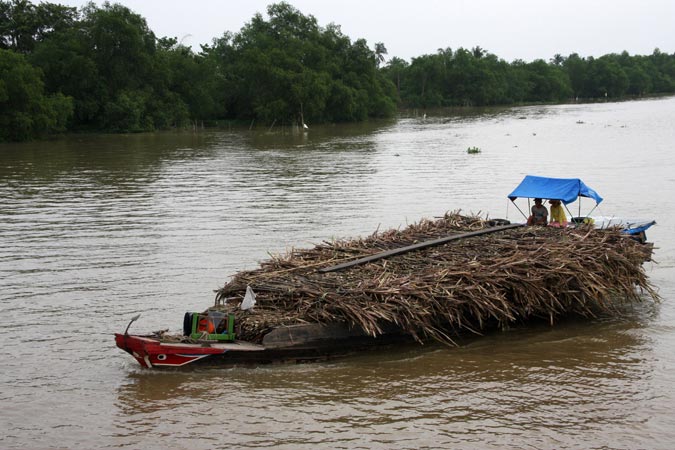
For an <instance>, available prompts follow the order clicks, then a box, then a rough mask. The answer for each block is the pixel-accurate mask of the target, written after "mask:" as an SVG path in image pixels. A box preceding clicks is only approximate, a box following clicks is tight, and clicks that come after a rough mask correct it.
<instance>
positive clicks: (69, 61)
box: [0, 0, 675, 141]
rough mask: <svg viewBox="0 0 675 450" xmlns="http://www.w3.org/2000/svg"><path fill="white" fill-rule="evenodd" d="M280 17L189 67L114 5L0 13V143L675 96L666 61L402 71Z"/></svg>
mask: <svg viewBox="0 0 675 450" xmlns="http://www.w3.org/2000/svg"><path fill="white" fill-rule="evenodd" d="M386 55H387V49H386V47H385V45H384V44H383V43H376V44H375V45H374V50H371V49H370V48H369V46H368V45H367V43H366V41H364V40H363V39H357V40H356V41H353V42H352V41H351V39H350V38H349V37H347V36H345V35H344V34H343V33H342V32H341V30H340V27H339V26H337V25H335V24H329V25H327V26H325V27H322V26H319V24H318V23H317V20H316V19H315V18H314V17H313V16H305V15H303V14H302V13H301V12H300V11H298V10H297V9H295V8H294V7H292V6H291V5H289V4H287V3H277V4H272V5H270V6H269V7H268V8H267V16H266V17H263V15H261V14H256V15H255V16H254V17H253V18H252V19H251V21H250V22H249V23H247V24H246V25H245V26H244V27H243V28H242V29H241V30H240V31H239V32H237V33H230V32H226V33H224V34H223V36H222V37H220V38H218V39H214V41H213V43H212V44H211V45H207V46H203V47H202V49H201V51H200V52H199V53H195V52H193V51H192V50H191V49H189V48H187V47H185V46H182V45H181V44H180V43H179V42H178V41H177V40H176V39H175V38H166V37H163V38H157V37H156V36H155V35H154V33H153V32H152V31H151V30H150V29H149V28H148V25H147V23H146V21H145V19H143V18H142V17H141V16H139V15H138V14H135V13H134V12H132V11H130V10H129V9H128V8H126V7H124V6H122V5H119V4H109V3H104V4H103V5H102V6H100V7H98V6H96V5H95V4H93V3H90V4H88V5H87V6H85V7H84V8H82V9H79V10H78V9H76V8H70V7H65V6H61V5H56V4H52V3H39V4H37V5H34V4H32V3H31V2H29V1H28V0H0V141H2V140H24V139H31V138H34V137H36V136H41V135H45V134H48V133H54V132H60V131H77V130H93V131H114V132H135V131H147V130H153V129H164V128H170V127H184V126H188V125H190V124H194V123H197V122H205V121H206V122H208V121H215V120H223V119H225V120H239V121H246V123H250V122H251V121H254V122H256V123H261V124H266V125H271V124H273V123H276V124H285V125H288V124H301V123H303V122H308V123H320V122H341V121H361V120H365V119H367V118H369V117H389V116H392V115H393V114H395V112H396V108H397V107H401V106H403V107H425V108H430V107H443V106H471V105H475V106H482V105H497V104H513V103H523V102H561V101H568V100H570V99H594V98H618V97H622V96H626V95H631V96H641V95H646V94H654V93H672V92H675V55H670V54H665V53H661V52H660V51H659V50H658V49H657V50H655V51H654V53H653V54H651V55H648V56H630V55H628V54H627V53H626V52H623V53H621V54H610V55H605V56H602V57H600V58H592V57H588V58H584V57H581V56H579V55H577V54H572V55H569V56H567V57H564V56H561V55H555V56H554V57H553V58H552V59H551V61H550V62H546V61H543V60H535V61H532V62H524V61H520V60H516V61H513V62H511V63H508V62H506V61H504V60H502V59H499V58H498V57H497V56H495V55H493V54H491V53H489V52H487V51H486V50H484V49H482V48H480V47H475V48H473V49H470V50H467V49H463V48H459V49H456V50H454V51H453V50H452V49H450V48H446V49H440V50H439V51H438V52H437V53H435V54H430V55H421V56H419V57H416V58H413V59H412V60H411V61H410V63H408V62H407V61H404V60H402V59H401V58H397V57H393V58H391V59H390V60H389V61H388V62H386V59H385V57H386Z"/></svg>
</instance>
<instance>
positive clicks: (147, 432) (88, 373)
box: [0, 99, 675, 449]
mask: <svg viewBox="0 0 675 450" xmlns="http://www.w3.org/2000/svg"><path fill="white" fill-rule="evenodd" d="M464 112H465V111H464ZM673 117H675V99H658V100H649V101H641V102H626V103H618V104H616V103H613V104H610V103H607V104H596V105H563V106H533V107H523V108H500V109H491V110H485V111H472V112H470V113H468V114H461V115H447V112H444V113H440V112H436V111H427V116H426V117H424V116H423V115H422V114H419V113H418V114H414V113H410V114H405V115H403V116H402V117H401V118H399V119H398V120H396V121H381V122H379V121H377V122H371V123H366V124H360V125H353V126H352V125H340V126H311V127H310V130H309V132H308V133H302V134H292V133H288V132H286V131H283V130H282V129H280V128H278V127H277V128H274V129H272V130H271V131H270V130H265V129H259V130H253V131H249V130H224V131H204V132H200V133H176V132H169V133H156V134H147V135H145V134H144V135H128V136H72V137H66V138H61V139H56V140H53V141H46V142H38V143H28V144H11V145H10V144H3V145H0V238H1V240H2V246H0V287H1V288H2V289H1V290H0V308H2V309H1V310H0V312H1V313H2V317H3V319H4V320H3V323H4V326H3V327H1V328H0V340H1V341H0V342H1V343H2V344H3V345H2V348H3V350H2V352H3V366H4V367H3V368H4V370H3V371H2V372H0V386H1V387H0V398H1V399H2V400H3V405H7V407H3V408H2V410H1V412H0V427H1V428H2V429H3V430H7V431H6V432H5V434H4V436H0V447H16V446H28V447H38V448H40V447H42V448H47V447H53V446H55V445H58V446H62V447H71V448H72V447H82V448H100V447H107V448H111V447H112V448H117V447H132V448H166V447H170V448H190V449H193V448H213V447H223V446H225V445H228V444H229V445H233V446H236V447H249V448H250V447H275V448H279V447H280V448H310V447H311V448H313V447H320V448H392V447H397V448H425V447H426V448H439V447H445V448H452V447H459V448H504V447H512V446H515V447H534V448H668V447H669V446H670V445H668V444H669V443H672V442H673V441H675V433H673V431H672V429H671V428H672V427H671V425H672V423H671V419H670V418H671V417H673V415H674V414H675V409H674V407H673V405H674V404H675V402H674V400H675V388H673V386H675V375H673V374H675V357H674V355H673V352H672V348H673V346H674V345H675V327H674V326H673V325H672V324H673V320H674V319H675V308H673V307H672V306H671V305H670V302H669V300H670V299H672V298H673V295H674V294H675V282H674V280H675V278H674V277H673V270H672V269H673V267H675V245H674V241H673V239H672V236H673V233H674V232H675V229H674V228H675V225H674V224H675V217H673V211H674V210H675V208H673V207H674V206H675V205H673V201H672V199H671V195H670V194H669V193H670V192H673V188H674V187H675V177H673V175H672V174H673V171H674V169H675V156H674V154H673V152H672V143H673V142H675V128H673V127H672V123H673ZM470 146H477V147H479V148H481V150H482V152H481V153H480V154H478V155H470V154H467V152H466V149H467V148H468V147H470ZM526 173H532V174H538V175H553V176H562V177H580V178H582V179H584V180H585V181H587V182H588V184H590V185H591V186H593V187H595V188H597V189H598V191H599V192H600V193H601V194H602V195H603V197H605V202H603V203H602V205H601V211H600V212H601V213H603V214H605V215H611V214H614V213H616V214H629V215H634V216H653V217H655V218H656V220H657V221H658V226H657V227H654V228H652V229H651V230H650V237H651V238H652V239H653V240H654V241H655V242H656V243H657V247H658V249H657V252H656V257H655V259H656V260H657V261H658V264H649V265H648V266H647V269H648V271H649V272H650V276H651V277H652V279H653V280H654V282H655V283H656V284H657V286H658V287H659V288H660V293H661V295H662V296H663V298H664V302H663V303H662V304H660V305H657V306H655V307H654V306H652V305H651V304H649V303H647V304H645V305H640V306H639V307H636V308H631V309H628V310H627V311H625V313H624V314H623V315H622V316H621V317H619V318H614V319H606V320H601V319H598V320H595V321H584V322H568V323H562V324H559V325H558V326H555V327H552V328H551V327H549V326H540V325H533V326H531V327H527V328H518V329H513V330H509V331H506V332H502V333H497V334H491V335H488V336H484V337H476V338H471V339H467V340H466V341H464V342H463V343H462V345H461V346H460V347H459V348H445V347H442V346H438V345H429V346H425V348H424V349H421V350H420V349H419V348H418V347H416V346H405V347H402V348H398V349H395V350H391V351H381V352H371V353H365V354H363V355H358V356H355V357H351V358H346V359H342V360H336V361H333V362H329V363H322V364H309V365H300V366H286V365H281V366H265V367H258V368H229V369H222V368H195V369H194V370H187V371H185V370H182V371H168V372H152V371H146V370H142V369H141V368H140V367H138V366H137V364H136V363H135V361H134V360H133V359H131V358H130V357H129V356H128V355H127V354H125V353H123V352H121V351H119V350H117V349H116V348H114V346H113V340H112V336H111V333H113V332H114V331H119V330H122V329H124V327H125V326H126V323H127V321H128V319H129V317H130V316H132V315H133V314H135V313H137V312H141V313H142V314H143V315H142V318H141V320H140V321H138V322H137V323H135V324H134V326H133V329H132V331H148V330H156V329H160V328H166V327H171V328H172V329H174V330H177V329H179V328H180V320H181V318H182V315H183V312H185V311H188V310H200V309H203V308H204V307H205V306H208V305H209V304H210V303H211V302H212V301H213V297H212V291H213V290H214V289H216V288H218V287H219V286H221V285H222V283H224V282H225V281H226V280H227V277H228V276H230V275H231V274H233V273H235V272H237V271H239V270H242V269H246V268H252V267H254V266H255V265H257V262H258V261H259V260H261V259H264V258H266V257H267V254H268V252H279V251H284V250H285V249H287V248H290V247H294V246H295V247H303V246H309V245H312V244H313V243H317V242H320V241H322V240H324V239H330V238H332V237H334V236H335V237H343V236H355V235H365V234H370V233H372V232H373V231H374V230H375V229H377V228H378V227H379V228H380V229H384V228H388V227H398V226H403V225H405V224H406V223H409V222H412V221H417V220H419V219H420V218H422V217H432V216H439V215H442V214H443V213H444V212H446V211H448V210H456V209H462V210H463V211H464V212H478V211H483V212H484V213H488V212H489V213H490V216H491V217H507V218H510V219H512V220H519V214H518V213H517V211H515V210H513V209H512V208H511V210H509V209H508V202H507V200H506V198H505V195H506V193H508V192H510V191H511V189H512V188H513V186H515V185H516V184H517V183H518V182H519V181H520V180H521V179H522V176H523V175H524V174H526ZM652 230H653V231H652Z"/></svg>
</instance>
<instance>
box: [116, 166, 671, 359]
mask: <svg viewBox="0 0 675 450" xmlns="http://www.w3.org/2000/svg"><path fill="white" fill-rule="evenodd" d="M520 197H527V198H546V199H555V200H560V201H561V202H562V203H564V204H565V205H566V206H567V205H568V204H569V203H571V202H573V201H575V200H577V199H579V198H581V197H585V198H590V199H593V200H595V202H596V206H597V204H599V203H600V202H601V201H602V197H600V196H599V195H598V194H597V193H596V192H595V191H594V190H592V189H590V188H589V187H588V186H587V185H585V184H584V183H583V182H582V181H581V180H579V179H554V178H543V177H532V176H527V177H525V179H524V180H523V182H522V183H521V184H520V185H519V186H518V187H517V188H516V189H515V190H514V191H513V192H512V193H511V194H510V195H509V198H510V199H511V200H512V201H514V202H515V200H516V199H517V198H520ZM521 212H522V211H521ZM568 212H569V210H568ZM570 216H572V214H571V213H570ZM589 217H591V216H589V215H581V214H579V215H578V216H576V217H574V218H573V220H572V221H571V223H570V227H571V228H570V230H563V231H560V232H559V231H558V230H554V229H549V227H527V228H525V227H524V225H525V224H522V223H518V224H511V223H509V222H508V221H504V220H499V219H498V220H492V221H488V220H482V219H480V218H475V217H474V218H468V217H464V216H459V215H458V214H456V213H453V214H446V215H445V216H444V217H443V218H441V219H440V220H439V221H436V222H432V221H426V222H424V221H423V222H422V223H420V224H413V225H410V226H409V227H408V229H406V230H402V231H400V232H399V231H397V230H390V231H391V232H385V233H384V234H385V235H387V236H394V237H393V238H392V241H391V242H389V245H388V246H383V245H382V242H381V241H377V239H379V238H378V236H375V235H374V236H371V238H369V239H371V240H370V241H368V240H367V239H366V240H365V241H364V240H354V242H357V244H356V245H360V244H358V243H363V242H365V244H364V245H363V246H362V248H361V247H360V248H359V249H356V250H361V249H366V250H364V251H354V250H355V249H354V248H352V247H350V246H349V245H345V244H344V243H339V242H338V243H337V244H336V245H335V246H333V245H332V244H330V243H329V244H326V245H323V246H317V247H316V248H315V249H311V251H310V252H309V253H311V255H310V256H307V257H308V258H309V259H308V260H305V259H303V258H304V257H305V256H303V255H306V254H307V253H300V255H301V256H299V261H294V260H293V255H291V256H289V259H284V258H277V259H274V260H272V261H270V262H266V263H265V264H262V265H261V266H262V267H261V269H258V270H255V271H250V273H249V272H240V273H239V274H237V275H236V276H235V277H234V279H233V280H232V281H231V282H230V283H228V284H227V285H226V286H225V287H223V288H222V289H221V290H219V291H218V296H217V297H216V305H214V307H212V308H209V309H208V310H206V311H204V312H202V313H186V314H185V317H184V321H183V333H182V335H169V334H167V333H163V332H156V333H152V334H146V335H130V334H129V332H128V331H129V327H130V326H131V324H132V323H133V322H134V321H135V320H136V319H138V316H137V317H134V318H132V320H131V322H129V325H128V326H127V329H126V330H125V332H124V333H118V334H115V342H116V344H117V346H118V347H119V348H120V349H122V350H124V351H126V352H127V353H129V354H130V355H132V356H133V357H134V358H135V359H136V360H137V361H138V362H139V363H140V365H141V366H143V367H146V368H167V367H182V366H185V365H190V364H195V363H210V364H218V365H231V364H251V363H253V364H262V363H274V362H304V361H316V360H326V359H330V358H333V357H336V356H343V355H346V354H350V353H354V352H358V351H361V350H364V349H367V348H374V347H381V346H386V345H399V344H400V343H402V342H412V341H417V342H421V339H422V338H432V339H436V340H439V341H441V342H446V343H452V338H451V337H450V336H451V335H452V333H455V332H457V333H458V332H460V331H461V330H464V331H466V330H470V331H471V332H474V333H475V330H483V329H485V328H484V324H485V323H486V321H487V322H490V323H492V324H493V325H494V324H504V323H510V322H513V321H516V320H528V319H532V318H537V317H538V318H541V317H550V320H551V322H552V321H553V317H554V316H556V315H561V314H564V313H581V314H586V313H587V312H590V310H591V308H593V307H598V306H599V307H600V308H601V309H602V308H611V300H610V299H609V298H608V297H607V296H608V295H610V293H616V292H618V293H620V294H622V295H625V296H626V297H628V298H631V299H632V300H633V301H640V299H639V294H638V293H636V290H635V289H633V288H632V287H637V288H640V289H642V290H643V291H645V292H647V293H648V294H649V295H651V296H652V297H653V298H654V299H656V298H658V294H657V293H656V291H655V290H654V289H652V288H651V286H650V285H649V282H648V281H647V277H646V275H645V273H644V271H643V270H642V268H641V265H642V263H643V262H644V261H647V260H649V258H650V256H651V244H649V245H647V246H644V245H640V244H637V243H635V242H634V241H633V240H632V239H626V238H625V236H622V235H621V234H620V233H618V232H617V231H616V230H617V229H621V230H622V232H624V233H625V234H628V235H630V236H632V237H637V238H638V240H639V241H641V242H644V240H645V239H646V236H645V235H644V232H645V230H646V229H647V228H649V227H651V226H652V225H653V224H654V223H655V221H653V220H651V221H623V222H617V221H616V220H613V221H606V220H601V219H597V220H595V222H594V226H595V227H596V228H600V229H607V228H609V230H607V231H605V232H603V233H602V234H603V236H601V235H600V234H598V235H597V236H596V237H589V232H590V231H592V229H591V228H590V227H589V226H588V223H589V222H590V221H591V220H593V219H590V220H589ZM460 219H461V220H460ZM465 219H466V220H465ZM462 220H464V221H465V222H466V223H465V225H467V224H468V225H469V226H468V228H462V227H456V226H455V224H456V223H458V221H459V222H462ZM577 226H579V227H580V228H578V229H576V228H574V227H577ZM472 227H477V228H478V229H477V230H476V229H475V228H472ZM617 227H618V228H617ZM468 229H474V230H475V231H468V232H467V230H468ZM407 230H412V231H411V232H409V233H408V234H406V232H407ZM462 230H463V231H462ZM509 230H510V231H509ZM458 231H459V232H458ZM499 232H504V233H499ZM396 233H399V234H396ZM420 233H421V235H422V236H425V238H424V239H418V237H417V236H419V235H420ZM561 233H563V234H565V235H566V236H567V238H565V239H561ZM486 235H492V236H486ZM432 236H433V237H434V238H431V237H432ZM570 237H571V239H570ZM493 238H494V239H493ZM474 239H485V240H484V241H479V242H476V243H475V244H471V242H475V241H474ZM491 239H492V240H491ZM453 241H454V242H453ZM490 242H491V243H490ZM401 243H407V245H405V244H401ZM371 248H376V249H381V251H377V250H376V251H375V252H373V251H370V250H369V249H371ZM463 248H464V249H465V250H462V249H463ZM542 248H545V249H546V251H545V252H542V251H540V249H542ZM345 249H346V251H343V250H345ZM341 251H343V252H342V253H341ZM413 252H415V253H413ZM444 252H445V253H444ZM453 252H459V253H461V255H460V256H461V257H460V258H459V261H460V262H459V263H455V262H453V261H454V260H453V259H452V258H450V257H448V254H452V253H453ZM622 252H623V253H622ZM407 253H413V254H412V255H404V254H407ZM483 253H484V254H485V255H484V262H485V266H481V260H480V256H481V255H482V254H483ZM594 254H597V255H599V257H598V258H594V257H593V255H594ZM336 255H338V256H337V257H336ZM343 255H346V256H343ZM354 255H357V256H354ZM400 255H404V256H403V257H401V256H400ZM556 255H557V256H556ZM502 256H503V257H504V258H506V259H505V260H503V263H502V264H500V263H499V260H498V259H496V258H498V257H502ZM577 256H578V257H579V258H578V259H575V258H576V257H577ZM467 257H468V259H467ZM537 258H539V260H538V261H537ZM555 258H558V259H557V260H556V261H555V264H550V263H551V261H553V260H555ZM331 261H333V262H331ZM401 261H415V263H413V266H412V267H405V264H404V263H401ZM467 261H468V263H467ZM336 262H337V264H336ZM418 262H419V263H418ZM397 264H398V265H399V268H400V266H401V265H402V264H403V266H404V267H403V270H402V271H399V272H396V270H397V269H396V266H397ZM425 264H426V265H425ZM458 264H467V265H468V267H467V266H464V267H462V266H459V265H458ZM481 267H487V268H488V269H486V270H488V272H486V273H483V274H479V275H475V272H476V271H480V270H481ZM617 267H619V268H620V269H618V270H617ZM495 268H497V269H495ZM494 270H500V271H501V272H494ZM266 273H268V274H270V275H269V276H271V277H277V276H278V274H281V273H283V274H284V277H287V278H288V280H286V278H284V279H283V280H280V279H279V278H274V280H273V281H271V282H270V281H269V280H268V279H267V278H266V277H265V275H266ZM366 273H367V274H370V276H371V278H370V280H366V281H370V282H371V284H370V287H368V283H367V282H366V283H365V284H362V281H363V280H364V278H363V277H365V276H367V275H364V274H366ZM516 273H518V274H519V275H517V274H516ZM372 276H375V277H376V278H375V284H373V278H372ZM416 277H418V278H416ZM514 277H516V278H514ZM518 277H521V278H522V280H523V283H518V279H520V278H518ZM266 280H268V281H266ZM382 280H395V281H396V283H397V284H395V285H392V286H386V285H385V284H383V283H385V282H383V281H382ZM249 283H250V284H256V289H258V288H260V291H259V292H262V293H263V294H264V297H261V298H264V301H263V302H262V303H261V304H262V305H263V308H262V311H272V314H277V313H278V316H276V318H279V317H281V316H283V320H271V321H269V322H268V319H269V317H264V316H260V315H259V314H261V313H255V312H253V310H252V309H251V310H250V311H249V310H248V309H249V308H250V307H251V306H252V305H253V304H255V296H254V294H253V291H252V289H251V287H250V286H249V285H248V284H249ZM279 283H282V284H281V285H280V284H279ZM425 283H426V284H425ZM443 283H445V284H443ZM552 283H557V284H552ZM415 284H418V285H422V286H423V288H422V291H414V292H411V289H413V288H412V287H411V286H413V285H415ZM318 286H321V287H322V288H323V287H324V286H328V288H327V289H333V290H332V291H325V292H324V293H322V292H320V291H317V289H320V288H319V287H318ZM363 286H365V287H363ZM373 286H375V287H373ZM514 290H515V291H517V292H515V291H514ZM244 292H245V294H244ZM514 292H515V293H514ZM326 298H328V299H330V300H328V301H327V300H325V299H326ZM411 299H412V300H411ZM419 299H423V301H424V302H428V303H423V302H422V303H420V302H418V300H419ZM530 299H531V302H530ZM220 300H223V303H220V304H219V301H220ZM247 302H248V303H249V305H248V306H246V305H247ZM294 302H298V303H294ZM289 304H290V306H288V305H289ZM317 304H323V305H328V307H329V308H330V309H331V311H333V313H331V314H332V315H331V314H328V315H321V314H318V315H313V316H312V315H309V316H302V315H301V314H300V313H298V311H302V310H310V309H312V308H315V307H316V306H315V305H317ZM343 304H344V307H343ZM279 305H281V306H279ZM350 305H351V306H350ZM390 305H394V306H390ZM562 305H565V306H562ZM225 306H226V308H224V307H225ZM219 307H220V308H221V309H218V308H219ZM223 308H224V309H223ZM280 308H281V309H280ZM283 308H286V309H283ZM341 308H342V309H341ZM392 308H393V309H392ZM396 308H399V309H396ZM400 308H403V309H400ZM406 308H408V309H406ZM256 311H258V309H256ZM289 311H290V312H289ZM428 311H433V314H428ZM418 313H419V314H418ZM361 314H363V315H364V316H363V317H359V315H361ZM590 314H591V315H592V313H590ZM286 316H289V317H286ZM291 316H292V317H291ZM235 317H236V318H237V319H236V320H237V326H238V328H237V327H235ZM316 317H319V318H320V319H319V320H317V319H316ZM273 319H275V318H273ZM440 320H442V321H443V323H442V324H441V323H439V321H440ZM319 321H321V322H323V323H317V322H319ZM472 321H473V322H472ZM260 324H262V325H261V326H259V325H260ZM425 325H428V328H424V326H425ZM476 325H478V327H477V328H474V327H475V326H476ZM415 327H417V328H415ZM235 330H237V333H240V335H244V336H246V338H245V339H239V338H238V336H237V335H236V333H235ZM239 337H240V336H239Z"/></svg>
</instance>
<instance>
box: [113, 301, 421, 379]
mask: <svg viewBox="0 0 675 450" xmlns="http://www.w3.org/2000/svg"><path fill="white" fill-rule="evenodd" d="M187 314H195V313H187ZM132 322H133V320H132ZM390 331H391V332H390V333H385V334H383V335H381V336H378V337H371V336H368V335H367V334H366V333H365V332H363V330H359V329H355V328H352V329H350V328H349V327H347V326H346V325H345V324H338V323H334V324H301V325H290V326H282V327H278V328H275V329H274V330H272V331H271V332H270V333H268V334H266V335H265V337H264V338H263V341H262V344H253V343H250V342H246V341H240V340H236V339H234V337H233V339H232V340H231V341H225V340H218V336H214V335H211V336H209V335H206V334H205V335H203V336H200V337H197V338H196V339H192V338H188V339H187V340H186V341H183V342H180V341H175V340H167V339H166V337H165V336H164V335H163V334H162V333H155V334H151V335H130V334H128V327H127V331H125V332H124V333H116V334H115V343H116V344H117V346H118V347H119V348H121V349H122V350H124V351H126V352H127V353H129V354H130V355H131V356H133V357H134V358H136V360H137V361H138V362H139V364H140V365H141V366H143V367H146V368H149V369H150V368H170V367H182V366H185V365H187V364H192V363H198V362H199V363H200V364H210V365H250V364H271V363H301V362H311V361H325V360H328V359H331V358H335V357H340V356H346V355H349V354H352V353H355V352H359V351H363V350H365V349H368V348H373V347H384V346H389V345H394V344H398V343H404V342H412V339H411V338H410V336H407V335H404V334H401V333H397V332H396V330H393V329H392V330H390ZM173 339H175V337H174V338H173Z"/></svg>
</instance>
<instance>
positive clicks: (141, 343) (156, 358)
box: [115, 333, 228, 368]
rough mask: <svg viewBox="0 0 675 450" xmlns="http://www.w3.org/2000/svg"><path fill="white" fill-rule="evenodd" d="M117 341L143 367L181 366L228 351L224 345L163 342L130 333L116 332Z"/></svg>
mask: <svg viewBox="0 0 675 450" xmlns="http://www.w3.org/2000/svg"><path fill="white" fill-rule="evenodd" d="M115 343H116V344H117V346H118V347H119V348H121V349H122V350H124V351H126V352H127V353H129V354H130V355H131V356H133V357H134V358H136V360H137V361H138V362H139V363H140V364H141V366H143V367H147V368H152V367H156V366H157V367H181V366H184V365H186V364H189V363H191V362H195V361H198V360H200V359H202V358H206V357H208V356H211V355H221V354H223V353H225V352H227V351H228V348H227V347H224V346H222V345H221V346H201V345H198V344H181V343H169V342H161V341H159V340H158V339H153V338H151V337H145V336H135V335H128V334H119V333H116V334H115Z"/></svg>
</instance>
